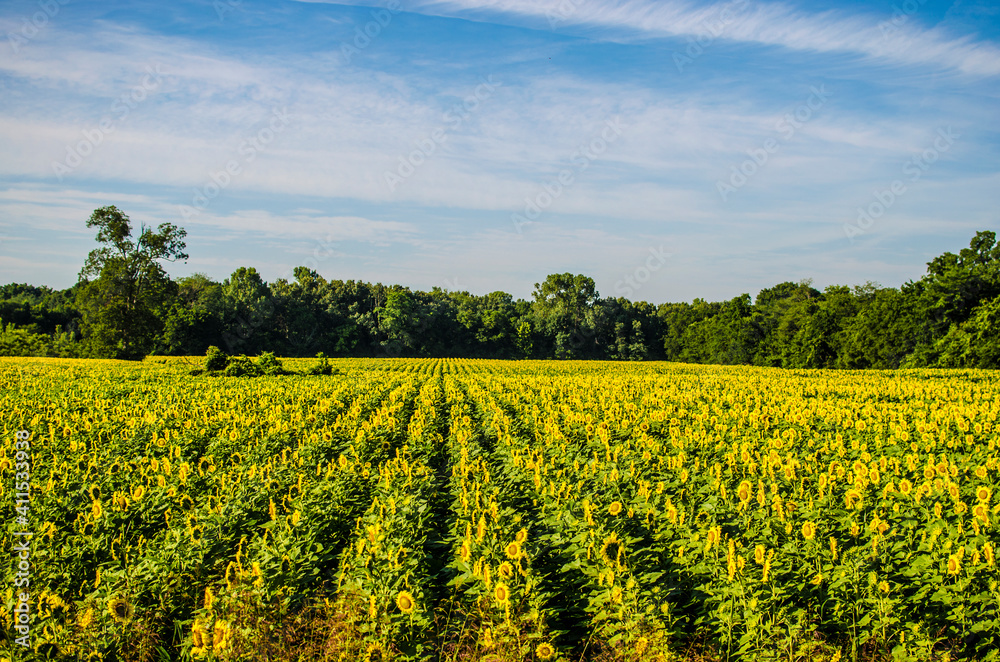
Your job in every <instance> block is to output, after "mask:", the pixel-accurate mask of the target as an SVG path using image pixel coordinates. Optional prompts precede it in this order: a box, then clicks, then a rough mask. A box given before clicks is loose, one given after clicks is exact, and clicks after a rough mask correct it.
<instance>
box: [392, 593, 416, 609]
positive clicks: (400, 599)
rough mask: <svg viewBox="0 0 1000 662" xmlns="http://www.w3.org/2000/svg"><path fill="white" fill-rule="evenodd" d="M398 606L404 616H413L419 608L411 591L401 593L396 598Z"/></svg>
mask: <svg viewBox="0 0 1000 662" xmlns="http://www.w3.org/2000/svg"><path fill="white" fill-rule="evenodd" d="M396 606H397V607H399V611H401V612H403V613H404V614H412V613H413V610H414V609H416V608H417V601H416V600H414V599H413V594H412V593H410V592H409V591H400V592H399V595H397V596H396Z"/></svg>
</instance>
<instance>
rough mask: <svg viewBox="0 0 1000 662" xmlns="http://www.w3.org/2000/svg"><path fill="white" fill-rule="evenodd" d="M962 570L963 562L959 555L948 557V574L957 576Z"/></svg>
mask: <svg viewBox="0 0 1000 662" xmlns="http://www.w3.org/2000/svg"><path fill="white" fill-rule="evenodd" d="M961 570H962V561H961V560H960V559H959V558H958V555H956V554H952V555H951V556H949V557H948V574H949V575H957V574H958V573H959V571H961Z"/></svg>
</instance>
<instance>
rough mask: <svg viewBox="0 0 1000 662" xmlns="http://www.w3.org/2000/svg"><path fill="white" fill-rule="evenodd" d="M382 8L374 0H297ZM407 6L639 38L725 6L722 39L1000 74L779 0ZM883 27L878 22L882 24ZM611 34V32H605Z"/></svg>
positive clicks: (923, 38)
mask: <svg viewBox="0 0 1000 662" xmlns="http://www.w3.org/2000/svg"><path fill="white" fill-rule="evenodd" d="M298 1H299V2H312V3H316V2H319V3H326V4H341V5H363V6H369V5H371V6H377V5H378V4H379V3H378V2H376V1H375V0H372V1H363V2H338V1H337V0H298ZM403 7H404V8H405V9H406V10H407V11H411V12H416V13H423V14H428V15H433V16H448V17H458V18H468V19H474V20H498V21H511V20H517V19H521V20H522V21H528V22H529V24H531V25H535V26H538V27H546V26H548V27H553V26H554V27H558V28H565V27H566V26H581V27H587V28H605V29H614V30H616V31H620V30H625V31H628V32H630V33H631V34H632V35H633V36H634V37H635V36H643V37H698V36H699V35H707V34H710V33H709V30H710V26H712V25H714V24H719V17H720V15H721V14H722V12H724V11H728V12H729V13H731V14H734V15H735V17H736V18H735V19H734V20H732V21H727V22H726V26H725V30H724V32H722V33H721V36H720V38H721V39H724V40H728V41H733V42H744V43H753V44H760V45H765V46H777V47H782V48H788V49H792V50H797V51H810V52H817V53H831V52H844V53H854V54H857V55H860V56H863V57H867V58H870V59H872V60H882V61H885V62H887V63H895V64H902V65H923V66H932V67H936V68H943V69H953V70H957V71H960V72H962V73H964V74H968V75H972V76H996V75H998V74H1000V48H998V47H997V45H996V44H994V43H991V42H988V41H980V40H976V39H974V38H972V37H969V36H963V35H955V34H950V33H949V32H947V31H945V30H943V29H934V28H930V29H928V28H922V27H919V26H918V25H916V24H915V23H916V22H915V21H909V22H907V23H904V24H903V25H900V26H895V29H892V30H889V29H885V26H884V25H883V24H884V23H885V22H886V21H887V20H888V19H890V18H891V15H884V14H877V13H874V12H871V13H868V14H864V15H857V14H847V13H846V12H843V11H825V12H820V13H807V12H804V11H802V10H799V9H795V8H792V7H789V6H787V5H784V4H780V3H773V2H772V3H760V2H754V1H753V0H745V1H744V0H737V1H736V2H733V1H732V0H727V1H725V2H719V3H716V4H711V5H704V4H695V3H693V2H679V1H675V0H667V1H661V0H617V1H612V2H603V1H599V0H550V1H543V2H538V1H536V0H413V1H411V2H407V3H404V4H403ZM880 26H881V27H880ZM604 38H608V39H613V38H615V37H614V36H613V35H604Z"/></svg>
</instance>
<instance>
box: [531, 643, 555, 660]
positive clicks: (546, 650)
mask: <svg viewBox="0 0 1000 662" xmlns="http://www.w3.org/2000/svg"><path fill="white" fill-rule="evenodd" d="M535 655H536V656H537V657H538V659H539V660H551V659H552V658H554V657H555V656H556V649H555V648H554V647H553V646H552V644H550V643H549V642H547V641H543V642H542V643H540V644H538V645H537V646H536V647H535Z"/></svg>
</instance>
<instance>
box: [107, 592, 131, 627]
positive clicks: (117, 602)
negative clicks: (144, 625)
mask: <svg viewBox="0 0 1000 662" xmlns="http://www.w3.org/2000/svg"><path fill="white" fill-rule="evenodd" d="M108 613H109V614H111V618H113V619H115V620H116V621H118V622H119V623H124V622H126V621H129V620H131V619H132V616H133V615H134V614H135V609H133V608H132V605H131V604H130V603H129V601H128V600H125V599H123V598H112V599H111V600H109V601H108Z"/></svg>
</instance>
